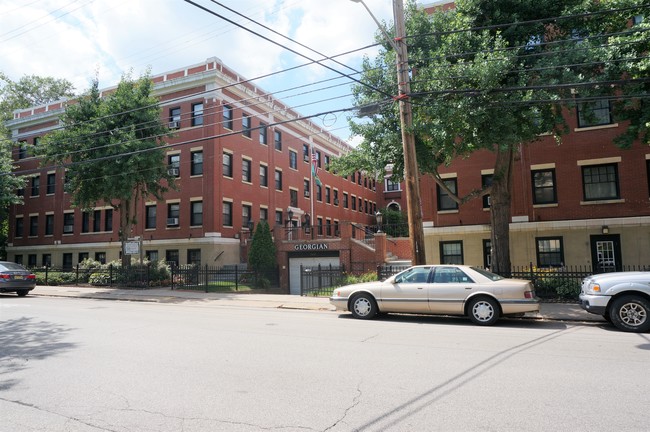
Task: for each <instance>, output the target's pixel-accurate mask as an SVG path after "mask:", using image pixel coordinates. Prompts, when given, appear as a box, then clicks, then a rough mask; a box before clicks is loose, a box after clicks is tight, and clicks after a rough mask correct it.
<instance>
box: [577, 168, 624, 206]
mask: <svg viewBox="0 0 650 432" xmlns="http://www.w3.org/2000/svg"><path fill="white" fill-rule="evenodd" d="M582 183H583V188H584V199H585V201H596V200H607V199H618V198H619V188H618V169H617V166H616V164H608V165H595V166H583V167H582Z"/></svg>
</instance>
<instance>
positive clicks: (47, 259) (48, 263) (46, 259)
mask: <svg viewBox="0 0 650 432" xmlns="http://www.w3.org/2000/svg"><path fill="white" fill-rule="evenodd" d="M41 265H42V266H43V267H52V254H49V253H44V254H43V258H42V261H41Z"/></svg>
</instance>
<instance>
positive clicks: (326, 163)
mask: <svg viewBox="0 0 650 432" xmlns="http://www.w3.org/2000/svg"><path fill="white" fill-rule="evenodd" d="M329 170H330V157H329V156H328V155H325V171H329Z"/></svg>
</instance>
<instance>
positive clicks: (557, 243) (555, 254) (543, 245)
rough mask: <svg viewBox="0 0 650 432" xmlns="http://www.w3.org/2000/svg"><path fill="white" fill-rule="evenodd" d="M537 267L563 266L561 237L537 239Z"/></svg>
mask: <svg viewBox="0 0 650 432" xmlns="http://www.w3.org/2000/svg"><path fill="white" fill-rule="evenodd" d="M535 242H536V244H537V266H538V267H561V266H563V265H564V250H563V247H562V237H537V238H536V239H535Z"/></svg>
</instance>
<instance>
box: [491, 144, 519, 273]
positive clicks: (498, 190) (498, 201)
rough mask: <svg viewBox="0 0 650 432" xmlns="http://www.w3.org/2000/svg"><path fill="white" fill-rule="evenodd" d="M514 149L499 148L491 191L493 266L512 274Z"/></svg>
mask: <svg viewBox="0 0 650 432" xmlns="http://www.w3.org/2000/svg"><path fill="white" fill-rule="evenodd" d="M513 163H514V149H513V148H512V147H509V148H507V149H501V148H498V149H497V160H496V164H495V166H494V176H493V177H492V190H491V192H490V222H491V224H492V233H491V237H490V239H491V242H492V251H491V254H490V258H491V268H490V270H491V271H493V272H494V273H497V274H500V275H502V276H506V277H508V276H510V271H511V263H510V219H511V202H510V201H511V190H512V166H513Z"/></svg>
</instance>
